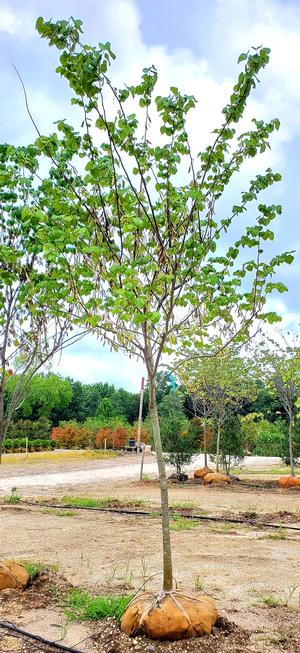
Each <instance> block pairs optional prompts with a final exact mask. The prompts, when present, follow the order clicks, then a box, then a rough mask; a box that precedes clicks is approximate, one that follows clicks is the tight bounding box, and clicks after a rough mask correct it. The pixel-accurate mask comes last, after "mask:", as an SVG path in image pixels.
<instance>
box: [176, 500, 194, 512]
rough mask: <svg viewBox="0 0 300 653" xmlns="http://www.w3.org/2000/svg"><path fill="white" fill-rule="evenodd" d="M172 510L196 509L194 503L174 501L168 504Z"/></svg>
mask: <svg viewBox="0 0 300 653" xmlns="http://www.w3.org/2000/svg"><path fill="white" fill-rule="evenodd" d="M170 508H171V509H172V510H194V509H195V508H197V504H196V503H195V501H174V502H173V503H170Z"/></svg>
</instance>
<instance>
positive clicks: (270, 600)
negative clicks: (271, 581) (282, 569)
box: [261, 594, 282, 608]
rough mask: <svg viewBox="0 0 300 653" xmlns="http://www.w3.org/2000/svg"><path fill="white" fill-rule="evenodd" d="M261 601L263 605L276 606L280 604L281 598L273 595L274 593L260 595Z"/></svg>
mask: <svg viewBox="0 0 300 653" xmlns="http://www.w3.org/2000/svg"><path fill="white" fill-rule="evenodd" d="M261 601H262V603H264V605H267V606H269V608H278V606H279V605H282V601H281V599H279V598H278V597H277V596H274V594H268V595H267V596H262V597H261Z"/></svg>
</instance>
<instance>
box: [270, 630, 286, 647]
mask: <svg viewBox="0 0 300 653" xmlns="http://www.w3.org/2000/svg"><path fill="white" fill-rule="evenodd" d="M290 638H291V633H289V631H288V630H286V629H285V628H284V629H283V630H279V631H278V633H276V634H275V635H274V636H273V637H270V638H269V642H270V644H285V643H286V642H288V641H289V639H290Z"/></svg>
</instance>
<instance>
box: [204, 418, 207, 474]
mask: <svg viewBox="0 0 300 653" xmlns="http://www.w3.org/2000/svg"><path fill="white" fill-rule="evenodd" d="M203 448H204V467H207V434H206V424H205V421H204V426H203Z"/></svg>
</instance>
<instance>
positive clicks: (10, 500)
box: [4, 487, 22, 505]
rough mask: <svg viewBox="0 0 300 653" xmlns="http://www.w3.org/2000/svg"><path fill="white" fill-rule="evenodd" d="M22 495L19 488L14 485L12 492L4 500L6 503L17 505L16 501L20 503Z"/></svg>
mask: <svg viewBox="0 0 300 653" xmlns="http://www.w3.org/2000/svg"><path fill="white" fill-rule="evenodd" d="M21 498H22V497H21V495H20V494H19V493H18V491H17V488H16V487H13V488H12V489H11V493H10V494H9V496H7V497H5V499H4V501H5V503H10V504H11V505H15V504H16V503H20V501H21Z"/></svg>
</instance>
